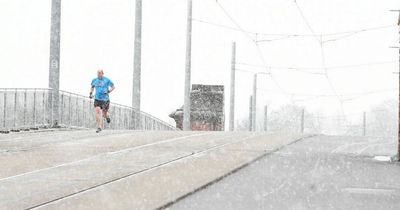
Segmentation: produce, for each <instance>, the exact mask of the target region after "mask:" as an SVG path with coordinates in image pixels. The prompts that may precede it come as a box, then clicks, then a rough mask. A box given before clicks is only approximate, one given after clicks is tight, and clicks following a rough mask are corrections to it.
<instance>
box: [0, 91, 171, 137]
mask: <svg viewBox="0 0 400 210" xmlns="http://www.w3.org/2000/svg"><path fill="white" fill-rule="evenodd" d="M53 94H54V92H53V91H52V90H51V89H44V88H17V89H15V88H14V89H10V88H0V129H1V130H16V131H17V130H21V129H31V128H40V127H53V126H61V127H76V128H96V120H95V114H94V107H93V100H90V99H89V98H88V97H85V96H82V95H79V94H74V93H70V92H67V91H59V93H58V103H54V101H57V97H53ZM55 98H56V99H55ZM109 113H110V116H111V117H112V121H111V123H110V124H107V123H104V122H103V124H104V125H105V127H106V129H118V130H175V127H173V126H171V125H170V124H168V123H166V122H164V121H162V120H160V119H157V118H155V117H153V116H151V115H149V114H147V113H145V112H141V111H138V110H136V109H134V108H132V107H128V106H124V105H121V104H116V103H111V104H110V110H109Z"/></svg>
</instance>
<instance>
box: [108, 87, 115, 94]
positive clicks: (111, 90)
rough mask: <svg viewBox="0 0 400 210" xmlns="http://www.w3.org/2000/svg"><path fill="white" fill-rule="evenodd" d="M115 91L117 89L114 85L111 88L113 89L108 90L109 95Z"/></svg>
mask: <svg viewBox="0 0 400 210" xmlns="http://www.w3.org/2000/svg"><path fill="white" fill-rule="evenodd" d="M114 89H115V86H114V85H112V86H111V88H110V89H109V90H108V93H111V92H113V91H114Z"/></svg>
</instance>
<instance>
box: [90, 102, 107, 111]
mask: <svg viewBox="0 0 400 210" xmlns="http://www.w3.org/2000/svg"><path fill="white" fill-rule="evenodd" d="M94 107H95V108H96V107H100V109H101V110H103V111H105V112H107V111H108V109H109V108H110V101H100V100H94Z"/></svg>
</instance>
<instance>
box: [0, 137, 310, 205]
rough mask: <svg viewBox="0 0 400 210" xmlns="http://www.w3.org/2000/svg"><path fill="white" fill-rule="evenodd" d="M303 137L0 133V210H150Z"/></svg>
mask: <svg viewBox="0 0 400 210" xmlns="http://www.w3.org/2000/svg"><path fill="white" fill-rule="evenodd" d="M302 137H303V136H300V135H289V134H286V135H278V134H276V135H267V134H265V133H249V132H232V133H230V132H135V131H105V132H102V133H101V134H100V135H99V134H95V133H94V131H55V132H37V133H36V132H34V133H28V134H27V133H25V134H9V135H0V163H1V166H2V167H0V195H1V196H0V209H155V208H159V207H162V206H165V205H167V204H169V203H173V202H174V201H176V200H177V199H179V198H182V197H183V196H186V195H187V194H190V193H192V192H194V191H196V190H197V189H199V188H201V187H204V186H206V185H208V184H210V183H212V182H214V181H216V180H218V179H220V178H221V177H224V176H225V175H227V174H229V173H230V172H232V171H235V170H237V169H239V168H241V167H243V166H245V165H246V164H248V163H250V162H252V161H254V160H256V159H257V158H260V157H262V156H263V155H265V154H268V153H271V152H273V151H276V150H277V149H279V148H281V147H283V146H285V145H288V144H291V143H293V142H295V141H296V140H299V139H301V138H302Z"/></svg>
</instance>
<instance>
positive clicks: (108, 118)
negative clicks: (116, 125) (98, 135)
mask: <svg viewBox="0 0 400 210" xmlns="http://www.w3.org/2000/svg"><path fill="white" fill-rule="evenodd" d="M103 117H104V119H106V121H107V123H110V117H109V116H108V111H103Z"/></svg>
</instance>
